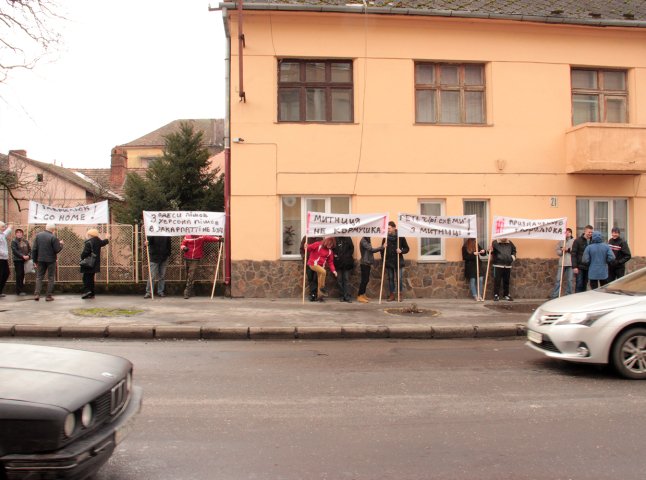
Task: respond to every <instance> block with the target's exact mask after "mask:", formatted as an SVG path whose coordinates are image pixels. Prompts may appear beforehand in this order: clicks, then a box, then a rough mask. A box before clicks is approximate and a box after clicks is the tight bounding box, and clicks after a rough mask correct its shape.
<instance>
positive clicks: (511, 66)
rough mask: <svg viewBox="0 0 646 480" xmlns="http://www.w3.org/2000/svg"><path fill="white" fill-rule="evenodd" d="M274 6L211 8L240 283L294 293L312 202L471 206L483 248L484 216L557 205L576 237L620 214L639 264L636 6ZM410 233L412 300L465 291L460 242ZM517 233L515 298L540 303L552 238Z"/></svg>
mask: <svg viewBox="0 0 646 480" xmlns="http://www.w3.org/2000/svg"><path fill="white" fill-rule="evenodd" d="M445 3H446V2H445ZM458 3H459V2H458ZM494 3H495V2H494ZM500 3H503V2H500ZM507 3H509V2H507ZM557 3H558V2H557ZM610 3H613V2H610ZM615 3H616V2H615ZM315 4H316V3H315V2H308V3H307V5H310V6H312V5H315ZM281 5H282V4H280V3H271V4H267V5H265V4H261V3H258V2H245V3H244V10H243V18H242V22H239V10H235V7H236V5H234V4H222V5H221V8H222V9H223V11H224V21H225V24H226V29H227V31H228V32H229V35H230V38H231V39H232V41H231V54H230V66H231V69H230V71H231V75H230V90H229V95H230V99H231V100H230V114H229V122H230V138H231V139H232V141H231V144H230V158H231V168H230V172H229V173H230V181H231V196H230V214H231V261H232V266H231V285H232V293H233V294H234V295H239V296H292V295H293V296H296V295H299V294H300V283H299V282H300V278H301V276H302V262H301V261H300V255H299V252H298V244H299V243H300V240H301V237H302V235H303V234H304V228H305V223H304V222H305V213H306V212H307V211H308V210H314V211H321V210H325V211H328V212H335V213H350V212H353V213H372V212H389V214H390V216H391V219H393V220H396V215H397V213H398V212H406V213H424V214H441V215H464V214H471V213H475V214H477V215H478V221H479V230H480V235H479V241H480V242H481V243H483V244H487V243H488V242H489V237H490V234H491V232H490V230H491V222H492V218H493V216H494V215H504V216H511V217H522V218H555V217H567V218H568V224H569V226H571V227H573V228H574V229H575V235H579V234H580V233H581V231H582V228H583V227H584V226H585V225H586V224H588V223H590V224H592V225H594V226H595V228H596V229H599V230H601V231H602V234H603V235H604V236H605V237H606V238H607V237H608V236H609V235H610V229H611V228H612V227H613V226H619V227H620V228H621V230H622V237H624V238H625V239H627V241H628V242H629V244H630V247H631V249H632V252H633V256H634V259H633V261H631V262H630V263H629V269H630V270H632V269H635V268H637V267H638V266H641V265H642V264H643V261H642V259H641V257H643V256H644V255H646V223H645V222H643V221H642V219H643V218H644V216H645V214H646V182H642V178H643V176H644V173H646V23H645V22H644V21H643V20H644V18H642V21H639V15H641V14H643V13H644V12H637V14H632V15H633V16H632V17H630V15H629V16H624V20H621V21H614V22H613V21H612V19H608V20H607V22H606V23H607V24H606V25H602V22H603V18H602V19H601V21H600V22H601V23H597V24H594V23H592V22H589V21H587V20H586V21H572V22H571V23H568V21H567V19H566V20H565V21H562V22H557V21H555V20H552V21H549V22H548V21H545V22H541V21H520V16H518V19H515V18H514V16H513V15H507V16H504V15H498V16H497V17H496V16H492V18H486V19H485V18H469V14H463V15H460V16H455V17H449V16H446V15H444V16H440V15H439V14H432V12H431V13H429V12H428V11H426V12H421V13H420V14H417V15H413V14H398V13H397V12H396V10H397V9H396V8H393V9H392V12H391V13H390V14H388V13H387V12H386V11H385V10H380V9H374V10H372V11H371V9H370V8H368V9H367V10H366V9H365V7H363V4H359V5H357V6H353V7H352V6H349V5H346V4H345V3H344V4H343V5H338V6H337V8H334V7H332V8H327V9H326V8H325V7H321V8H319V10H322V11H313V10H314V9H313V8H309V9H308V8H306V5H305V4H302V3H300V4H297V5H296V4H291V6H290V7H289V8H287V7H286V8H284V9H283V8H281ZM642 9H643V7H642ZM399 13H401V12H399ZM565 14H566V15H567V12H566V13H565ZM554 15H555V16H557V17H558V15H559V14H558V13H554ZM586 15H587V14H586ZM635 15H637V18H638V20H635ZM473 16H474V17H476V15H473ZM480 16H481V17H482V15H480ZM642 16H643V15H642ZM588 18H590V17H589V16H588ZM594 18H597V19H598V17H594ZM625 19H628V20H625ZM575 20H576V19H575ZM240 25H242V29H243V33H244V47H243V49H242V54H243V55H242V60H241V59H240V55H239V54H240V51H239V43H238V41H237V39H238V33H239V27H240ZM241 87H242V88H244V96H245V98H244V101H239V100H240V98H239V97H240V93H241V92H240V91H239V90H240V88H241ZM408 241H409V244H410V246H411V251H410V253H409V254H408V255H407V261H408V263H407V270H408V273H407V277H408V278H407V282H408V283H407V284H408V286H409V288H408V292H407V295H409V296H412V297H415V296H424V297H426V296H437V297H449V298H450V297H462V296H465V297H466V296H467V287H466V283H465V282H464V278H463V276H462V257H461V247H462V242H461V241H460V240H417V239H408ZM373 243H374V244H377V239H373ZM514 243H515V244H516V246H517V248H518V257H519V261H518V268H516V269H514V273H513V277H512V282H513V284H512V290H513V291H514V292H513V293H514V295H515V296H517V297H534V298H544V296H545V295H546V294H547V293H548V291H549V289H550V287H551V286H552V284H553V278H554V273H555V269H556V255H555V253H554V247H555V245H554V242H550V241H526V240H517V241H515V242H514ZM355 244H356V243H355ZM356 250H357V252H358V248H357V249H356ZM373 270H374V269H373ZM354 279H355V283H358V280H357V277H356V276H355V277H354ZM378 285H379V282H378V280H374V279H373V280H372V281H371V288H373V290H372V293H373V294H374V293H375V292H374V288H377V287H378Z"/></svg>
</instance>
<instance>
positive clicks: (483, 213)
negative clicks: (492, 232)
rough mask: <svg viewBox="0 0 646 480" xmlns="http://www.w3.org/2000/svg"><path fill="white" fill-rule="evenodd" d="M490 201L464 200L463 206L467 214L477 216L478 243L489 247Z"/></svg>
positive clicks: (483, 246)
mask: <svg viewBox="0 0 646 480" xmlns="http://www.w3.org/2000/svg"><path fill="white" fill-rule="evenodd" d="M488 204H489V202H487V200H464V204H463V208H464V214H465V215H475V216H476V222H477V223H476V226H477V228H478V244H479V245H480V246H481V247H482V248H485V249H486V248H487V246H488V245H487V241H488V240H487V239H488V238H489V207H488Z"/></svg>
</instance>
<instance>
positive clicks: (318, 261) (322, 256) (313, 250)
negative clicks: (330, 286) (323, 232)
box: [307, 237, 338, 302]
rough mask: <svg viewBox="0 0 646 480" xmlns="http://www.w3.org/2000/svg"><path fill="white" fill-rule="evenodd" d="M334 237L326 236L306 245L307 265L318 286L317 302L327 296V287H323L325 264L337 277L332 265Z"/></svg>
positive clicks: (325, 275)
mask: <svg viewBox="0 0 646 480" xmlns="http://www.w3.org/2000/svg"><path fill="white" fill-rule="evenodd" d="M335 243H336V242H335V241H334V237H326V238H324V239H323V240H321V241H320V242H314V243H313V244H311V245H308V246H307V253H308V255H309V258H308V259H307V265H308V266H309V267H310V268H311V269H312V270H313V271H314V272H315V273H316V276H317V280H318V288H317V291H316V298H317V300H318V301H319V302H322V301H323V297H325V296H327V289H326V288H325V279H326V277H327V274H326V272H325V266H326V265H327V266H328V267H329V268H330V271H331V272H332V274H333V275H334V276H335V277H337V276H338V275H337V273H336V267H335V266H334V252H333V250H332V249H333V248H334V245H335Z"/></svg>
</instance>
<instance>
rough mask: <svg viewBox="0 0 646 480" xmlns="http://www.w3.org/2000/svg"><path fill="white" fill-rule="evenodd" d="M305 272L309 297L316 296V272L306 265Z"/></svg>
mask: <svg viewBox="0 0 646 480" xmlns="http://www.w3.org/2000/svg"><path fill="white" fill-rule="evenodd" d="M305 273H306V274H307V284H308V285H309V289H310V297H314V298H316V292H317V291H318V277H317V276H316V272H315V271H314V270H312V269H311V268H310V266H309V265H308V266H307V268H306V269H305Z"/></svg>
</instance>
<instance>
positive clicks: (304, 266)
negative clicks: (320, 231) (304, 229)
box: [302, 235, 308, 304]
mask: <svg viewBox="0 0 646 480" xmlns="http://www.w3.org/2000/svg"><path fill="white" fill-rule="evenodd" d="M307 247H308V243H307V235H305V244H304V245H303V302H302V303H303V304H304V303H305V279H306V278H307Z"/></svg>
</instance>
